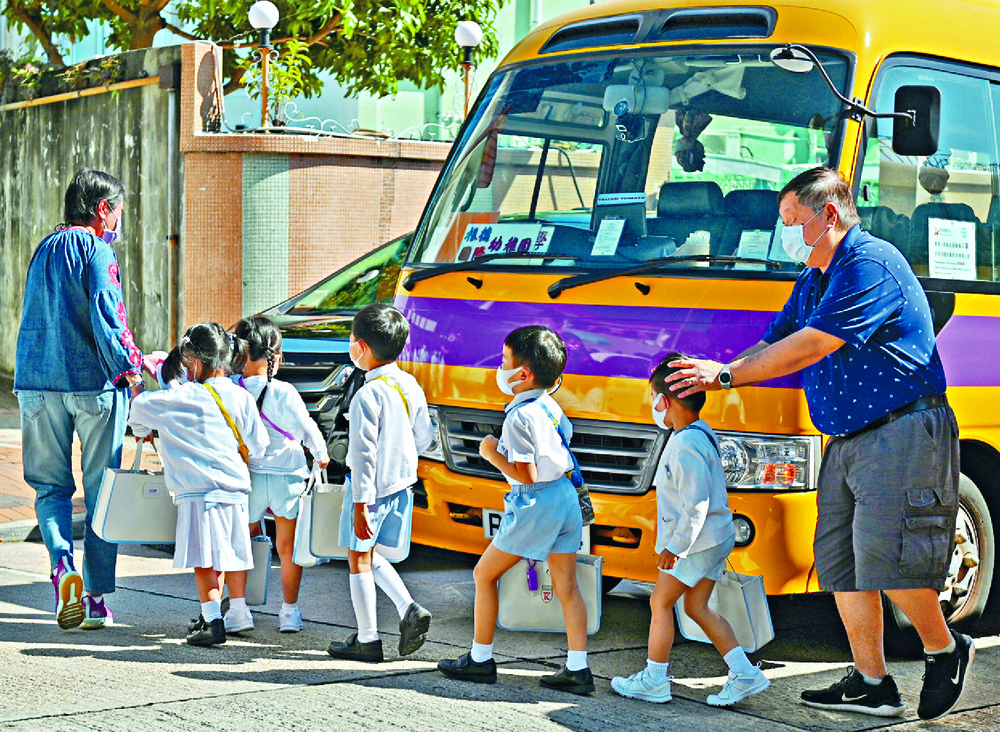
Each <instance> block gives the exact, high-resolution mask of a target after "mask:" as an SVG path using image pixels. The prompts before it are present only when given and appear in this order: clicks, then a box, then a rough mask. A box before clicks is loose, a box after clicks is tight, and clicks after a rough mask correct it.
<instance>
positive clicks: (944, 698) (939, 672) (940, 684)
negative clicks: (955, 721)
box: [917, 631, 976, 720]
mask: <svg viewBox="0 0 1000 732" xmlns="http://www.w3.org/2000/svg"><path fill="white" fill-rule="evenodd" d="M951 635H952V637H953V638H954V639H955V650H954V651H952V652H951V653H948V654H930V653H928V654H925V655H924V685H923V687H922V688H921V689H920V704H919V705H918V706H917V716H918V717H920V718H921V719H925V720H930V719H938V718H940V717H943V716H944V715H946V714H947V713H948V712H950V711H951V710H952V709H954V708H955V705H956V704H958V699H959V697H960V696H962V689H963V688H964V687H965V677H966V674H967V673H968V671H969V667H970V666H972V659H973V658H975V657H976V647H975V646H974V645H973V644H972V638H970V637H969V636H967V635H962V634H961V633H956V632H955V631H952V632H951Z"/></svg>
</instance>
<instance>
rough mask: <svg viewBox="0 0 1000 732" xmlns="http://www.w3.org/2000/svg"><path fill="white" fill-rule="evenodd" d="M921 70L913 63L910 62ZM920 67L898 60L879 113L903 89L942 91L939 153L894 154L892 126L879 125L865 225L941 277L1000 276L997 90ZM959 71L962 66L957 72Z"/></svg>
mask: <svg viewBox="0 0 1000 732" xmlns="http://www.w3.org/2000/svg"><path fill="white" fill-rule="evenodd" d="M911 63H912V64H913V65H910V64H911ZM916 63H918V62H911V61H907V62H896V63H892V62H890V65H889V68H888V69H886V70H885V71H884V72H883V73H882V76H881V79H880V80H879V84H878V92H877V99H876V110H877V111H879V112H884V111H891V110H892V109H893V101H894V96H895V93H896V90H897V89H898V88H899V87H900V86H905V85H911V84H920V85H930V86H935V87H937V88H938V89H940V91H941V131H940V136H939V140H938V150H937V152H936V153H935V154H934V155H931V156H928V157H904V156H900V155H896V154H895V153H894V152H893V151H892V124H893V123H892V121H891V120H877V124H875V125H874V126H873V127H874V129H875V131H876V133H875V134H873V135H871V137H870V138H869V140H868V145H867V148H866V151H865V158H864V164H863V170H862V173H861V179H860V180H861V185H860V189H859V196H858V211H859V213H860V214H861V219H862V226H864V227H865V228H866V229H867V230H869V231H870V232H871V233H872V234H874V235H875V236H878V237H880V238H883V239H886V240H888V241H891V242H892V243H893V244H895V245H896V246H897V247H898V248H899V249H900V251H902V252H903V253H904V254H905V255H906V257H907V259H909V261H910V264H912V265H913V269H914V271H915V272H916V273H917V274H918V275H921V276H925V277H931V278H935V279H947V280H964V281H986V282H995V281H997V280H998V279H1000V269H998V268H1000V260H998V257H997V252H996V246H995V242H996V236H997V234H996V231H995V224H996V220H995V218H991V209H992V211H993V212H994V213H993V214H992V215H993V216H995V215H996V214H995V212H996V208H997V206H996V192H997V190H998V183H1000V181H998V178H997V143H996V125H997V123H996V119H997V118H996V114H995V109H996V104H997V102H996V99H995V98H996V96H997V95H996V90H995V89H994V91H993V97H994V99H993V100H991V89H990V87H991V84H990V83H989V82H988V81H987V80H986V79H983V78H976V77H975V76H970V75H966V74H965V73H959V72H958V71H957V70H951V69H949V68H943V67H939V66H933V67H921V66H918V65H916ZM952 68H955V67H952Z"/></svg>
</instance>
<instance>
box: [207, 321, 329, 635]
mask: <svg viewBox="0 0 1000 732" xmlns="http://www.w3.org/2000/svg"><path fill="white" fill-rule="evenodd" d="M235 334H236V337H237V338H239V339H241V340H245V341H246V342H247V344H248V346H249V355H248V359H247V362H246V363H245V364H244V366H243V373H242V374H241V375H234V376H233V377H232V380H233V381H234V382H236V383H237V384H239V385H240V386H242V387H243V388H244V389H246V390H247V391H248V392H249V393H250V395H251V396H253V398H254V399H255V400H256V402H257V410H258V411H259V412H260V416H261V419H262V420H263V421H264V425H265V427H266V430H267V436H268V440H269V442H268V446H267V448H266V449H265V451H264V454H263V455H261V456H258V457H255V458H251V460H250V481H251V483H252V484H253V490H252V491H251V492H250V510H249V518H250V523H251V525H254V524H257V523H258V522H259V521H260V520H261V519H262V518H264V512H265V511H267V510H268V509H270V511H271V513H273V514H274V524H275V539H276V541H275V545H276V548H277V550H278V557H279V558H280V559H281V591H282V595H283V599H284V602H283V603H282V606H281V610H280V611H279V612H278V630H279V631H281V632H282V633H297V632H299V631H300V630H301V629H302V612H301V611H300V610H299V607H298V599H299V585H300V583H301V582H302V567H300V566H299V565H297V564H295V562H293V561H292V552H293V550H294V548H295V521H296V519H297V518H298V513H299V496H300V495H301V494H302V492H303V491H304V490H305V481H306V478H308V476H309V471H308V468H307V466H306V456H305V453H304V451H303V449H302V447H303V445H305V447H306V448H308V449H309V452H310V453H311V454H312V457H313V460H314V461H315V462H316V463H317V464H318V465H319V466H320V467H321V468H326V466H327V464H328V463H329V462H330V458H329V456H328V455H327V450H326V441H325V440H324V439H323V436H322V434H320V431H319V428H318V427H317V426H316V423H315V422H314V421H313V419H312V417H310V416H309V412H308V411H307V410H306V405H305V402H303V401H302V397H301V396H299V393H298V392H297V391H296V390H295V387H293V386H292V385H291V384H288V383H286V382H284V381H279V380H278V379H275V378H274V375H275V373H277V371H278V368H279V367H280V365H281V332H280V331H279V330H278V327H277V326H276V325H275V324H274V323H272V322H271V321H270V320H268V319H267V318H265V317H264V316H262V315H255V316H253V317H251V318H244V319H243V320H241V321H240V322H239V323H238V324H237V325H236V328H235ZM226 581H227V583H228V584H229V593H230V595H231V596H232V595H236V594H239V595H243V592H241V591H240V590H241V589H243V588H245V586H246V572H233V573H231V574H230V575H229V576H228V577H227V579H226ZM251 628H253V617H252V616H251V615H250V611H249V609H246V607H245V605H244V606H243V609H242V610H241V611H240V612H236V608H235V607H233V606H231V607H230V610H229V613H228V614H227V615H226V629H227V630H229V631H230V632H236V631H238V630H249V629H251Z"/></svg>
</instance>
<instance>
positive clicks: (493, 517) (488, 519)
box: [483, 508, 590, 554]
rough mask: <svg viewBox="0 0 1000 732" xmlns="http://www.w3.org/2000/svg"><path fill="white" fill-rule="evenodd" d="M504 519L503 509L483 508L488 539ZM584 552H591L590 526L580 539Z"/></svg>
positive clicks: (584, 528)
mask: <svg viewBox="0 0 1000 732" xmlns="http://www.w3.org/2000/svg"><path fill="white" fill-rule="evenodd" d="M502 520H503V511H494V510H493V509H492V508H484V509H483V534H484V535H485V536H486V538H487V539H492V538H493V537H494V536H495V535H496V533H497V529H499V528H500V522H501V521H502ZM577 551H578V552H580V553H582V554H590V527H589V526H584V527H583V538H582V540H581V541H580V548H579V549H578V550H577Z"/></svg>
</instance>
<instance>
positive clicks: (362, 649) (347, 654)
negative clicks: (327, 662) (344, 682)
mask: <svg viewBox="0 0 1000 732" xmlns="http://www.w3.org/2000/svg"><path fill="white" fill-rule="evenodd" d="M326 652H327V653H329V654H330V655H331V656H333V657H334V658H342V659H344V660H346V661H364V662H365V663H382V661H384V660H385V659H384V657H383V656H382V639H381V638H377V639H376V640H373V641H368V642H367V643H361V642H360V641H358V634H357V633H353V634H352V635H351V636H350V637H349V638H348V639H347V641H346V642H345V643H341V642H340V641H331V642H330V645H329V646H328V647H327V649H326Z"/></svg>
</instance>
